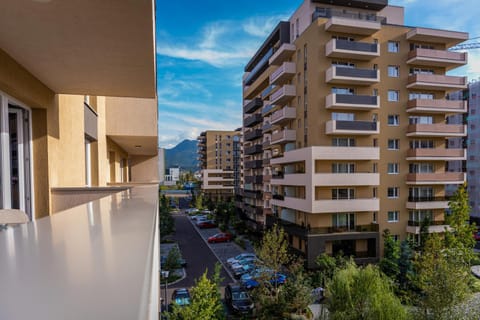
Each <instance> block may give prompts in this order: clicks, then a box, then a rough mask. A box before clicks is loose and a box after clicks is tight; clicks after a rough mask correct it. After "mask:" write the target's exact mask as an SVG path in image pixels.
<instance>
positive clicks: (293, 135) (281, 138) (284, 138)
mask: <svg viewBox="0 0 480 320" xmlns="http://www.w3.org/2000/svg"><path fill="white" fill-rule="evenodd" d="M296 139H297V131H296V130H291V129H284V130H281V131H278V132H275V133H272V138H271V140H270V144H277V143H286V142H292V141H296Z"/></svg>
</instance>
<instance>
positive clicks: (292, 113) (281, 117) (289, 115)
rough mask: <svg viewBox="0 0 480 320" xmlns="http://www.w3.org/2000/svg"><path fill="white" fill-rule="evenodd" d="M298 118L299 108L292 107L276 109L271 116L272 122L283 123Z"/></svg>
mask: <svg viewBox="0 0 480 320" xmlns="http://www.w3.org/2000/svg"><path fill="white" fill-rule="evenodd" d="M296 118H297V110H296V109H295V108H292V107H283V108H282V109H280V110H277V111H275V112H274V113H273V114H272V117H271V120H270V121H271V123H272V124H282V123H284V122H285V121H289V120H294V119H296Z"/></svg>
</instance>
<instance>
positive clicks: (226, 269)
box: [188, 219, 237, 283]
mask: <svg viewBox="0 0 480 320" xmlns="http://www.w3.org/2000/svg"><path fill="white" fill-rule="evenodd" d="M188 221H190V223H191V224H192V226H193V228H194V229H195V230H196V231H197V233H198V235H199V236H200V238H202V240H203V242H205V244H206V245H207V246H208V248H209V249H210V251H212V253H213V255H214V256H215V258H217V260H218V261H219V262H220V264H221V265H222V267H223V269H224V270H225V271H226V272H227V273H228V276H229V277H230V279H232V280H233V282H234V283H236V282H237V280H236V279H235V277H234V276H233V275H232V274H231V273H230V270H228V268H227V266H226V265H225V264H224V263H223V261H222V259H220V257H219V256H218V255H217V253H216V252H215V251H214V250H212V247H210V244H209V243H208V241H207V240H206V239H205V238H204V237H203V236H202V234H201V233H200V230H198V228H197V226H196V225H194V224H193V222H192V220H191V219H188Z"/></svg>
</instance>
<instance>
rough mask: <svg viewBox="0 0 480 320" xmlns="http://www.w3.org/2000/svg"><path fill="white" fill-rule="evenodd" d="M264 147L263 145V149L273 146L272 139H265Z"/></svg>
mask: <svg viewBox="0 0 480 320" xmlns="http://www.w3.org/2000/svg"><path fill="white" fill-rule="evenodd" d="M262 147H263V149H269V148H270V147H271V142H270V139H267V140H265V141H263V142H262Z"/></svg>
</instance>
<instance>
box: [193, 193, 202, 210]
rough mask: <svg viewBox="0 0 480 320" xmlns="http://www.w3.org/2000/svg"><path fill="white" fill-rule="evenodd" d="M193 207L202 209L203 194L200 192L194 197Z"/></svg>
mask: <svg viewBox="0 0 480 320" xmlns="http://www.w3.org/2000/svg"><path fill="white" fill-rule="evenodd" d="M195 208H197V209H198V210H202V209H203V195H202V194H201V193H199V194H198V195H197V196H196V198H195Z"/></svg>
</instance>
